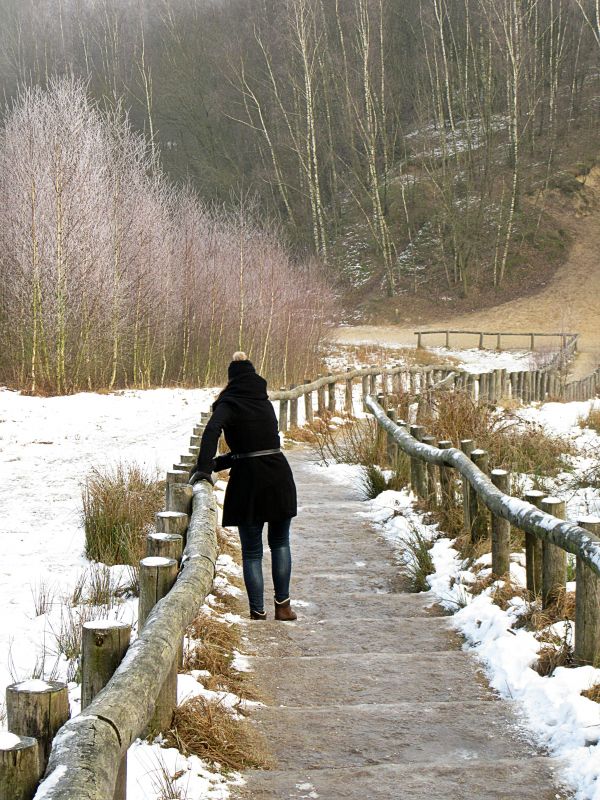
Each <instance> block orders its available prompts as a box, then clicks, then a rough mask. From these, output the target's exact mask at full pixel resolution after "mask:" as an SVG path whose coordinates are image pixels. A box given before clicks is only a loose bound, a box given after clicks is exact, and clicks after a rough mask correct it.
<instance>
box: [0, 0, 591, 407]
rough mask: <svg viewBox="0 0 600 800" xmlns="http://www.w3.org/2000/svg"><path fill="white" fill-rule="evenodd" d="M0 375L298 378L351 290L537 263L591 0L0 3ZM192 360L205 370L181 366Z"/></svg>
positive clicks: (585, 168)
mask: <svg viewBox="0 0 600 800" xmlns="http://www.w3.org/2000/svg"><path fill="white" fill-rule="evenodd" d="M0 19H1V20H2V23H3V24H2V26H1V27H0V85H1V88H2V93H1V94H2V98H3V99H2V106H1V109H0V121H1V123H2V133H1V134H0V195H1V198H0V217H1V219H0V237H1V238H2V252H1V254H0V272H1V278H2V288H1V289H0V292H1V293H2V294H1V295H0V315H1V316H0V327H1V329H2V336H3V341H4V343H5V346H4V347H3V353H2V355H1V356H0V358H1V362H0V378H1V379H2V380H4V381H5V382H8V383H10V384H14V385H19V386H21V387H29V388H30V389H31V390H32V391H36V390H39V389H41V388H42V387H46V388H47V389H49V390H52V391H61V392H62V391H73V390H75V389H76V388H81V387H88V388H93V387H100V386H102V387H108V388H114V387H115V386H126V385H157V384H158V385H163V384H164V383H165V382H173V381H175V382H182V383H187V382H189V381H193V382H201V383H206V382H210V381H211V380H214V377H215V376H216V374H217V373H218V371H219V369H221V368H222V365H223V359H224V358H226V356H225V354H226V353H229V352H230V351H231V348H232V347H236V346H238V345H239V344H244V345H245V347H246V349H248V350H251V351H252V356H253V358H254V359H255V360H258V362H259V365H260V366H262V368H263V369H264V370H265V372H266V373H267V374H269V376H270V377H271V378H273V379H275V378H276V379H277V380H278V381H280V382H282V383H289V382H290V381H292V380H296V381H297V380H301V379H302V378H303V377H304V376H305V374H306V373H307V371H310V369H309V368H310V366H311V359H312V358H314V353H315V351H316V348H317V346H318V344H319V342H320V341H321V339H322V336H323V335H324V333H325V331H326V327H327V324H328V323H329V322H331V320H333V319H335V318H336V315H337V317H339V316H340V315H345V316H346V317H347V316H348V315H349V314H350V315H351V314H352V312H353V311H354V310H355V309H356V308H358V307H359V306H360V305H361V304H364V301H365V299H369V298H371V299H372V300H373V301H374V302H375V303H376V304H377V305H378V306H380V307H381V308H385V307H386V306H385V304H386V302H387V303H391V305H392V306H396V307H397V306H398V303H399V298H400V300H401V299H402V298H403V297H404V298H405V299H406V296H407V295H410V294H411V293H419V292H423V291H427V292H433V293H437V295H438V296H439V295H448V296H450V297H469V296H474V295H475V296H476V295H477V294H478V293H481V292H488V293H489V292H491V293H494V292H496V293H497V296H498V297H502V294H501V293H502V291H503V290H504V287H508V289H510V287H511V285H514V284H515V282H517V283H519V284H520V283H521V282H522V281H523V278H524V276H526V277H527V279H529V278H530V279H531V281H533V282H535V279H536V273H537V272H538V271H540V270H541V269H542V265H543V266H544V269H546V268H548V266H550V267H551V266H552V265H553V264H558V263H559V262H560V259H561V257H562V256H563V254H564V252H565V250H566V249H567V248H568V244H569V234H568V231H567V230H565V229H564V228H563V227H562V225H560V224H557V221H556V219H555V218H553V216H552V213H551V208H550V207H549V205H548V197H549V196H550V193H551V192H552V191H559V192H561V193H562V194H563V195H564V196H570V195H573V194H575V193H577V192H578V191H579V189H580V187H581V182H580V181H579V180H577V177H580V176H581V175H585V174H586V172H589V171H590V170H591V169H592V167H593V166H594V164H595V159H596V156H597V143H598V137H597V130H598V115H599V110H600V108H599V96H600V93H599V81H600V71H599V69H598V67H599V64H598V56H599V54H600V12H599V3H598V0H543V1H542V0H407V1H406V2H402V3H398V2H393V1H392V0H252V2H250V1H249V0H220V1H219V2H210V0H143V2H142V0H0ZM200 364H201V366H200Z"/></svg>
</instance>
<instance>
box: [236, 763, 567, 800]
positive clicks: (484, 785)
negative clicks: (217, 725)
mask: <svg viewBox="0 0 600 800" xmlns="http://www.w3.org/2000/svg"><path fill="white" fill-rule="evenodd" d="M554 767H555V762H554V761H553V760H552V759H548V758H540V757H538V758H531V759H506V760H503V761H495V760H490V761H479V760H474V761H468V760H465V761H463V762H462V763H458V764H456V763H452V762H448V763H447V764H438V763H433V764H428V763H423V764H419V766H418V769H415V766H414V765H413V764H376V765H374V766H369V767H358V768H345V769H323V770H318V769H317V770H315V769H310V768H306V767H302V768H298V769H295V770H290V771H289V772H288V771H273V772H268V773H252V774H249V773H246V774H245V777H246V778H247V779H248V785H247V786H246V787H245V788H244V789H238V790H236V793H235V795H234V797H236V798H240V800H242V798H243V800H246V798H248V800H250V798H251V799H252V800H305V798H306V799H307V798H310V799H311V800H312V799H313V798H315V800H317V799H318V798H321V800H367V799H368V800H563V798H566V797H568V795H567V794H564V793H563V792H561V791H560V790H559V789H556V788H555V787H553V786H551V785H550V783H549V781H548V775H549V774H551V773H552V771H553V769H554Z"/></svg>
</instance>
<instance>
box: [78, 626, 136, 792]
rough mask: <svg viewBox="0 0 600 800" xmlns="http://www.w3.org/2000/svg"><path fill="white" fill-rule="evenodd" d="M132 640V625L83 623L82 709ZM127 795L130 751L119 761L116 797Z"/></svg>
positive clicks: (101, 686) (98, 690)
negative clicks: (128, 754)
mask: <svg viewBox="0 0 600 800" xmlns="http://www.w3.org/2000/svg"><path fill="white" fill-rule="evenodd" d="M130 639H131V625H128V624H126V623H125V622H107V621H105V620H98V621H95V622H85V623H84V624H83V631H82V639H81V710H82V711H83V710H84V709H85V708H87V706H89V704H90V703H91V702H92V700H93V699H94V697H96V695H97V694H98V693H99V692H100V691H101V690H102V689H104V687H105V686H106V684H107V683H108V682H109V680H110V679H111V678H112V676H113V674H114V672H115V670H116V669H117V667H118V666H119V664H120V663H121V661H122V660H123V656H124V655H125V653H126V652H127V648H128V647H129V641H130ZM126 796H127V753H126V752H125V754H124V755H123V757H122V759H121V762H120V764H119V772H118V774H117V782H116V785H115V793H114V795H113V800H125V798H126Z"/></svg>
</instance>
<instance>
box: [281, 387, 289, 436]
mask: <svg viewBox="0 0 600 800" xmlns="http://www.w3.org/2000/svg"><path fill="white" fill-rule="evenodd" d="M282 391H285V389H283V390H282ZM288 407H289V401H288V400H280V401H279V430H280V431H281V433H285V432H286V431H287V429H288V427H289V426H288Z"/></svg>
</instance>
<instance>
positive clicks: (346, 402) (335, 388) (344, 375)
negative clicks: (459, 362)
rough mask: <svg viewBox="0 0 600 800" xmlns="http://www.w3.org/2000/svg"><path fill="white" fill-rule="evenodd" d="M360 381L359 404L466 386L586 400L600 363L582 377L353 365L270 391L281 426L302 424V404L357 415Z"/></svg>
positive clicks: (479, 396)
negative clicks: (368, 399) (370, 399)
mask: <svg viewBox="0 0 600 800" xmlns="http://www.w3.org/2000/svg"><path fill="white" fill-rule="evenodd" d="M357 385H360V398H361V406H364V401H365V398H366V397H367V395H368V394H371V395H377V394H378V393H380V392H381V393H383V394H384V395H385V396H388V395H393V394H396V395H400V394H409V395H412V396H414V397H419V396H421V395H426V394H428V393H431V392H432V391H433V390H435V389H438V388H442V387H443V388H444V389H446V390H448V391H454V390H456V391H464V392H467V393H468V394H469V395H470V396H471V397H472V398H473V399H474V400H477V401H479V402H489V403H496V402H498V401H499V400H501V399H502V398H508V399H515V400H521V401H522V402H524V403H531V402H542V401H547V400H557V401H558V400H588V399H590V398H593V397H596V395H597V393H598V390H600V368H599V369H597V370H596V371H595V372H593V373H591V374H590V375H588V376H586V377H585V378H582V379H581V380H578V381H569V382H567V380H566V378H565V376H564V374H563V371H562V370H561V369H558V368H556V367H555V366H554V367H553V366H547V367H544V368H541V369H533V370H506V369H495V370H490V371H487V372H479V373H475V372H468V371H467V370H464V369H458V368H456V367H449V366H447V365H445V364H439V365H429V366H410V367H409V366H407V365H406V364H396V365H394V366H389V367H381V366H370V367H363V368H360V369H352V368H349V369H347V370H346V371H345V372H339V373H336V374H329V375H323V376H320V377H318V378H316V379H315V380H312V381H306V383H303V384H301V385H299V386H290V387H289V388H288V389H280V390H279V391H272V392H269V397H270V399H271V400H272V401H273V402H278V403H279V428H280V430H281V431H283V432H286V431H287V430H289V429H290V428H296V427H297V426H298V418H299V404H300V403H302V406H303V408H304V416H305V419H306V421H307V422H312V421H313V417H314V415H315V414H317V415H318V416H323V415H324V414H335V413H338V412H339V413H345V414H347V415H350V416H353V415H354V411H355V408H354V403H355V397H354V388H355V386H357Z"/></svg>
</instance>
